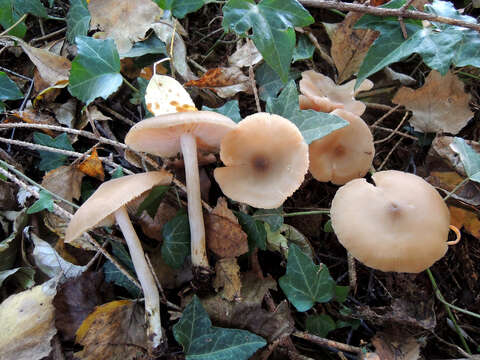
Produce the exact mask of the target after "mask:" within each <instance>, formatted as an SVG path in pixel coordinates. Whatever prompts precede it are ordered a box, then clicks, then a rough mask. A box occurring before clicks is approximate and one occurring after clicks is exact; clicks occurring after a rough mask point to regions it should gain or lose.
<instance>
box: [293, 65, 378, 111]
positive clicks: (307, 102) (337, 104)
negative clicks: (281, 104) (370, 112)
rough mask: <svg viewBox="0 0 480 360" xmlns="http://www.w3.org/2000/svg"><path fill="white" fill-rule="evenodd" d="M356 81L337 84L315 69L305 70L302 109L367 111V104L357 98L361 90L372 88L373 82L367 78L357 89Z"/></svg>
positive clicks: (301, 85) (301, 99) (301, 83)
mask: <svg viewBox="0 0 480 360" xmlns="http://www.w3.org/2000/svg"><path fill="white" fill-rule="evenodd" d="M355 81H356V80H351V81H349V82H347V83H346V84H343V85H337V84H335V83H334V82H333V80H332V79H330V78H329V77H328V76H325V75H323V74H320V73H318V72H316V71H313V70H308V71H304V72H303V73H302V80H300V92H301V93H302V95H300V97H299V102H300V109H302V110H307V109H312V110H316V111H321V112H331V111H333V110H335V109H345V110H347V111H350V112H351V113H353V114H356V115H358V116H360V115H362V114H363V112H364V111H365V104H364V103H362V102H361V101H358V100H355V95H356V93H357V92H359V91H365V90H370V89H371V88H372V87H373V83H372V82H371V81H370V80H368V79H366V80H365V81H363V82H362V84H361V85H360V87H359V88H358V89H357V91H355V90H354V87H355Z"/></svg>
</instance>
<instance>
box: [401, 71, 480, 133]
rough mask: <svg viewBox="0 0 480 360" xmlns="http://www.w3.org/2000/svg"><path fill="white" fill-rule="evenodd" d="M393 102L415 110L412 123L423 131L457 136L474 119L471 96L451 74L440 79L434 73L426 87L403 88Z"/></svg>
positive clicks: (427, 80)
mask: <svg viewBox="0 0 480 360" xmlns="http://www.w3.org/2000/svg"><path fill="white" fill-rule="evenodd" d="M392 102H393V103H395V104H401V105H403V106H405V107H406V108H407V109H408V110H411V111H412V117H411V118H410V120H409V121H410V124H411V125H412V126H413V127H414V128H415V130H416V131H420V132H433V133H435V132H447V133H451V134H453V135H455V134H457V133H458V132H459V131H460V130H461V129H462V128H463V127H464V126H465V125H467V123H468V121H469V120H470V119H471V118H472V117H473V113H472V112H471V111H470V108H469V106H468V103H469V102H470V94H467V93H466V92H465V90H464V85H463V83H462V82H461V81H460V80H459V79H458V77H456V76H455V75H454V74H453V73H452V72H451V71H449V72H447V74H446V75H445V76H441V75H440V73H439V72H438V71H435V70H432V71H431V72H430V74H428V76H427V78H426V79H425V84H424V85H423V86H422V87H421V88H419V89H416V90H413V89H410V88H407V87H401V88H400V90H398V92H397V93H396V94H395V96H394V98H393V99H392Z"/></svg>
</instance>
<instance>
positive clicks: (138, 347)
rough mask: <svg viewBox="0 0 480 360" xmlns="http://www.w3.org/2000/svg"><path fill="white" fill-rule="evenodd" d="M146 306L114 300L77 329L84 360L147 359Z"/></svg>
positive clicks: (79, 353) (90, 316)
mask: <svg viewBox="0 0 480 360" xmlns="http://www.w3.org/2000/svg"><path fill="white" fill-rule="evenodd" d="M144 323H145V316H144V314H143V307H142V306H140V305H139V304H137V303H136V302H134V301H130V300H120V301H112V302H109V303H106V304H103V305H101V306H98V307H97V308H96V309H95V311H94V312H92V313H91V314H90V315H88V317H87V318H86V319H85V320H84V321H83V323H82V325H81V326H80V327H79V328H78V330H77V333H76V336H75V341H76V342H77V343H78V344H80V345H83V346H84V347H83V350H82V351H79V352H77V353H75V357H76V358H78V359H82V360H96V359H126V360H130V359H131V360H133V359H135V360H138V359H147V357H146V354H145V349H147V336H146V332H145V328H144Z"/></svg>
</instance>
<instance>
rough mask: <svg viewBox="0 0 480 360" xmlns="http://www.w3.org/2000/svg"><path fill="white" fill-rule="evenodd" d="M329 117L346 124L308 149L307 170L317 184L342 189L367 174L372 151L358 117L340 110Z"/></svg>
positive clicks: (371, 142)
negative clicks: (347, 123) (336, 117)
mask: <svg viewBox="0 0 480 360" xmlns="http://www.w3.org/2000/svg"><path fill="white" fill-rule="evenodd" d="M331 114H333V115H338V116H340V117H341V118H343V119H345V120H347V121H348V122H349V123H350V124H349V125H347V126H345V127H343V128H341V129H338V130H336V131H334V132H332V133H330V134H328V135H327V136H324V137H323V138H321V139H318V140H315V141H313V142H312V143H311V144H310V145H309V147H308V151H309V157H310V169H309V170H310V172H311V174H312V175H313V177H314V178H315V179H317V180H318V181H324V182H327V181H331V182H332V183H334V184H337V185H343V184H345V183H346V182H348V181H350V180H352V179H355V178H358V177H362V176H364V175H365V174H366V173H367V172H368V170H369V169H370V167H371V165H372V161H373V156H374V155H375V147H374V146H373V136H372V133H371V132H370V129H369V128H368V126H367V124H365V122H364V121H363V120H362V119H361V118H360V117H359V116H357V115H355V114H352V113H350V112H348V111H345V110H342V109H337V110H334V111H332V112H331Z"/></svg>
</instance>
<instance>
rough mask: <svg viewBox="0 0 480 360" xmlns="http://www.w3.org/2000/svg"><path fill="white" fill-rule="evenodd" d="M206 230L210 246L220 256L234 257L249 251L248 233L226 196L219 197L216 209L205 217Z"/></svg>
mask: <svg viewBox="0 0 480 360" xmlns="http://www.w3.org/2000/svg"><path fill="white" fill-rule="evenodd" d="M205 232H206V237H207V246H208V248H209V249H210V250H211V251H212V252H214V253H215V254H216V255H217V256H218V257H220V258H233V257H237V256H240V255H242V254H245V253H246V252H247V251H248V240H247V234H246V233H245V232H244V231H243V230H242V227H241V226H240V225H239V223H238V220H237V218H236V217H235V215H233V213H232V211H231V210H230V209H228V207H227V202H226V200H225V199H224V198H219V199H218V203H217V206H216V207H215V209H214V210H213V211H212V212H211V213H210V214H208V216H207V217H206V218H205Z"/></svg>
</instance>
